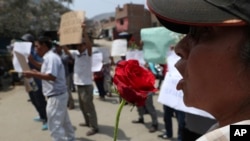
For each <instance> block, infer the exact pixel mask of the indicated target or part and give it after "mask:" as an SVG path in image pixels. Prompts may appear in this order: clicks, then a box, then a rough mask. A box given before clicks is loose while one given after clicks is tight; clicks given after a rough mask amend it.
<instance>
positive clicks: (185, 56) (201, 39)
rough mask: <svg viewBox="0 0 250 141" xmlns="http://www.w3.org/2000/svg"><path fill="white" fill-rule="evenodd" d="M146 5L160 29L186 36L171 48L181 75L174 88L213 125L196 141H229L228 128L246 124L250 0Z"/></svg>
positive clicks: (167, 0)
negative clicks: (208, 116)
mask: <svg viewBox="0 0 250 141" xmlns="http://www.w3.org/2000/svg"><path fill="white" fill-rule="evenodd" d="M147 5H148V7H149V9H150V11H151V12H152V13H154V14H155V15H156V17H157V18H158V19H159V21H160V22H161V23H162V25H163V26H165V27H166V28H168V29H170V30H172V31H175V32H178V33H184V34H186V36H185V37H183V38H182V39H181V40H180V41H179V43H178V44H177V45H176V48H175V52H176V54H177V55H179V56H180V57H181V59H180V60H179V61H178V62H177V63H176V65H175V66H176V68H177V70H178V71H179V72H180V74H181V75H182V77H183V78H182V79H181V80H180V81H179V83H178V84H177V86H176V88H177V89H178V90H182V91H183V92H184V97H183V100H184V103H185V104H186V105H187V106H190V107H196V108H199V109H202V110H205V111H207V112H209V113H210V114H212V115H213V116H214V117H215V119H216V120H217V121H218V124H217V125H218V126H217V127H216V126H214V128H213V129H211V130H209V132H207V133H206V134H205V135H203V136H202V137H200V138H199V139H197V141H218V140H223V141H229V140H230V125H231V124H238V125H242V124H245V125H250V100H249V99H250V93H249V92H250V87H249V81H250V8H249V7H250V1H247V0H147ZM243 139H244V138H243ZM238 140H241V139H238Z"/></svg>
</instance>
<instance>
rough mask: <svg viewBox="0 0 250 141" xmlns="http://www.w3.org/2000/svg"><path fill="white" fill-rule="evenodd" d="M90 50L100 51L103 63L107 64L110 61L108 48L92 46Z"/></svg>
mask: <svg viewBox="0 0 250 141" xmlns="http://www.w3.org/2000/svg"><path fill="white" fill-rule="evenodd" d="M92 52H93V53H94V52H102V55H103V63H104V64H107V63H109V62H110V49H109V48H108V47H92Z"/></svg>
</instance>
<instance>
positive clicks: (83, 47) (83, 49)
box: [76, 42, 87, 53]
mask: <svg viewBox="0 0 250 141" xmlns="http://www.w3.org/2000/svg"><path fill="white" fill-rule="evenodd" d="M76 48H77V50H78V51H79V53H82V52H84V51H85V50H86V48H87V47H86V43H85V42H83V43H82V44H79V45H76Z"/></svg>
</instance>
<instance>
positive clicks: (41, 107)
mask: <svg viewBox="0 0 250 141" xmlns="http://www.w3.org/2000/svg"><path fill="white" fill-rule="evenodd" d="M21 40H22V41H25V42H31V43H32V46H31V50H30V55H29V57H28V60H29V61H28V64H29V67H30V69H36V70H38V71H40V69H41V64H42V62H43V59H42V58H41V57H40V56H39V55H38V54H37V52H36V51H35V46H34V40H35V39H34V37H33V36H32V35H31V34H29V33H26V34H24V35H23V36H22V37H21ZM34 82H35V83H34V84H35V86H36V87H37V90H36V91H34V90H31V91H29V92H28V93H29V97H30V100H31V102H32V104H33V105H34V107H35V108H36V110H37V112H38V114H39V116H38V117H35V118H34V121H38V122H43V125H42V130H48V126H47V114H46V105H47V101H46V99H45V97H44V95H43V92H42V82H41V79H37V78H34ZM25 83H27V82H26V81H25ZM25 85H27V84H25Z"/></svg>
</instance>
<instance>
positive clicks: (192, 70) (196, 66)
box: [175, 27, 245, 113]
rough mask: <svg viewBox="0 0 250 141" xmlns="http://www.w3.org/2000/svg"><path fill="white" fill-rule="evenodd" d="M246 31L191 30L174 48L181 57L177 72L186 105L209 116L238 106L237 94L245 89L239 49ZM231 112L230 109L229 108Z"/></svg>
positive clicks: (235, 28) (240, 29)
mask: <svg viewBox="0 0 250 141" xmlns="http://www.w3.org/2000/svg"><path fill="white" fill-rule="evenodd" d="M244 30H245V28H243V27H191V29H190V32H189V34H187V36H186V37H184V38H183V39H182V40H181V41H180V42H179V43H178V44H177V45H176V47H175V52H176V53H177V54H178V55H179V56H180V57H181V59H180V60H179V61H178V62H177V63H176V68H177V69H178V71H179V72H180V73H181V75H182V76H183V79H182V80H180V82H179V83H178V85H177V89H179V90H180V89H181V90H183V92H184V103H185V104H186V105H187V106H193V107H197V108H200V109H203V110H206V111H208V112H210V113H216V112H219V111H222V110H223V109H225V105H228V104H231V105H233V104H232V103H235V102H237V100H238V102H239V99H240V96H236V95H237V92H240V91H242V88H241V87H239V86H241V85H242V86H243V85H244V83H245V82H244V81H243V79H242V77H244V73H243V72H244V71H243V64H242V60H240V57H239V54H240V48H241V47H242V46H243V44H244V39H245V32H244ZM228 109H230V108H228Z"/></svg>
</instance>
